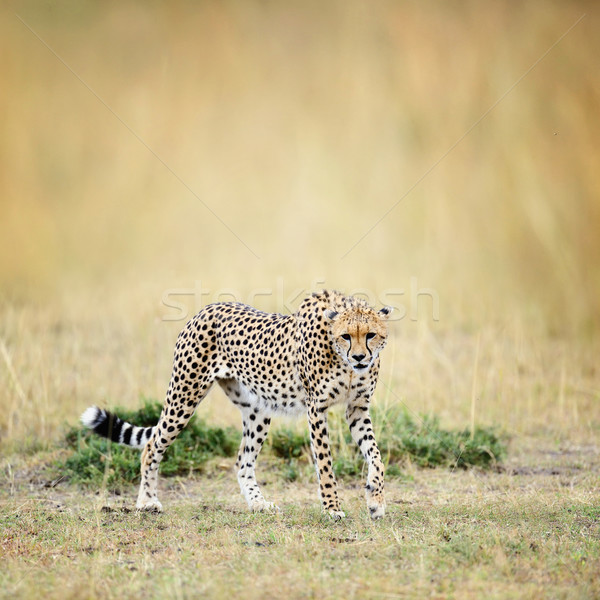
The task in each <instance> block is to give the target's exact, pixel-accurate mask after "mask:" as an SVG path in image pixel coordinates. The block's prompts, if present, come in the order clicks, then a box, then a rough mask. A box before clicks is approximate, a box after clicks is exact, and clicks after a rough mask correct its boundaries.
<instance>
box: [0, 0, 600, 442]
mask: <svg viewBox="0 0 600 600" xmlns="http://www.w3.org/2000/svg"><path fill="white" fill-rule="evenodd" d="M584 15H585V16H584ZM582 17H583V18H582ZM595 25H597V14H596V11H595V10H594V9H593V8H590V7H589V5H587V4H585V3H577V2H567V3H564V2H563V3H558V2H556V3H551V4H549V5H548V4H547V3H541V2H540V3H537V2H534V3H528V4H527V5H526V6H516V5H514V4H512V3H495V4H493V5H489V4H486V5H481V4H480V3H477V2H468V3H462V4H455V3H450V4H448V3H433V4H431V5H427V6H424V5H423V6H422V5H418V4H398V3H393V2H376V3H371V4H368V5H367V4H363V3H361V2H354V1H353V2H350V3H346V2H344V3H341V2H334V3H328V4H327V6H326V7H323V6H322V5H321V4H319V3H316V2H308V3H305V2H303V3H291V4H290V3H286V4H285V5H277V4H259V3H254V2H204V3H200V4H198V5H192V4H183V3H176V4H174V5H166V4H164V5H162V4H156V5H153V6H151V7H149V6H147V5H146V4H144V3H135V2H128V3H110V4H106V5H102V6H97V5H94V4H92V3H75V4H58V5H41V4H36V3H27V2H11V3H8V5H6V6H5V7H4V8H3V9H2V13H1V15H0V34H1V35H0V47H1V50H2V51H1V53H0V55H1V56H2V59H1V62H0V78H1V81H2V88H3V90H4V92H3V94H2V95H0V123H1V124H2V127H1V132H2V134H1V135H0V156H1V160H0V210H1V214H2V218H1V219H0V285H1V286H2V287H1V296H0V299H1V301H2V305H1V315H0V340H1V344H2V345H1V348H0V349H1V350H2V353H1V356H0V363H1V367H0V389H1V390H2V391H1V392H0V394H1V396H0V397H1V401H2V406H3V407H5V410H3V411H2V414H1V416H0V435H1V436H2V440H3V442H7V441H8V442H10V443H13V442H17V443H21V440H23V439H27V438H30V439H35V440H36V441H38V442H49V441H53V440H55V439H56V437H57V436H58V435H59V433H60V428H61V426H62V424H63V422H64V421H65V420H72V419H73V418H74V416H75V415H76V414H77V413H78V412H79V410H80V409H81V408H83V407H84V406H86V405H88V404H89V403H90V402H99V403H123V404H128V405H133V404H135V403H136V402H137V400H138V397H139V395H140V394H146V395H149V396H155V397H159V398H160V397H161V396H162V394H163V393H164V389H165V386H166V382H167V379H168V376H169V365H170V360H171V356H170V355H171V348H172V345H173V342H174V339H175V336H176V333H177V331H178V329H179V328H180V327H181V326H182V324H183V322H177V321H176V322H171V321H168V320H165V318H167V319H168V318H170V317H172V316H173V314H174V313H175V309H174V308H172V307H169V306H165V304H164V303H163V300H164V299H167V302H169V303H171V304H172V303H173V302H183V304H184V305H185V307H186V310H188V312H189V315H191V314H192V313H193V311H194V309H195V308H197V307H198V306H199V305H200V304H201V303H205V302H207V301H210V300H215V299H218V298H225V297H227V296H226V294H227V293H228V292H229V293H231V292H232V291H233V293H234V295H235V297H237V298H239V299H241V300H251V301H253V302H254V303H255V304H257V305H258V306H259V307H261V308H265V309H269V310H287V309H289V308H293V307H294V306H295V305H297V303H298V301H299V297H298V293H299V292H300V294H301V293H302V290H304V291H308V290H309V289H311V288H313V287H319V286H329V287H338V288H342V289H344V290H347V291H351V290H357V289H362V290H367V291H368V293H369V294H370V295H371V297H372V298H373V299H374V300H375V301H378V300H379V299H385V298H386V297H387V299H388V300H390V301H392V302H393V303H395V304H396V305H397V306H398V307H399V309H400V310H399V311H398V312H397V314H398V315H399V314H401V313H402V310H403V309H407V315H406V317H405V318H404V319H402V320H400V321H398V322H397V323H395V324H394V325H393V329H394V340H393V343H392V344H391V348H390V349H389V350H387V351H386V354H387V355H386V356H385V359H384V362H385V372H384V376H383V379H382V385H381V386H380V389H379V399H380V401H383V402H392V401H397V399H398V398H400V399H401V400H402V401H403V402H405V403H406V404H407V405H408V406H409V408H410V409H411V410H414V411H417V412H418V411H435V412H438V413H440V414H441V415H442V417H443V419H445V420H446V421H448V424H450V425H461V424H464V423H468V422H469V421H470V420H471V416H472V413H473V415H474V418H475V420H477V421H482V422H486V423H490V422H493V423H499V424H501V425H503V426H505V427H506V428H507V429H509V431H513V432H532V431H536V430H538V429H539V428H540V427H542V428H545V429H548V430H549V431H552V435H560V434H561V433H562V434H564V435H571V434H573V435H586V434H592V435H594V434H595V433H597V426H598V408H597V405H598V375H597V372H596V367H595V359H594V357H595V356H597V350H598V342H597V338H598V325H599V314H600V311H599V306H600V304H599V298H600V269H599V267H598V260H597V257H598V256H600V236H598V235H597V232H598V225H599V224H600V202H598V197H599V189H600V168H599V166H600V161H599V158H600V156H599V155H600V150H599V148H598V145H597V144H596V143H595V140H597V139H598V134H599V133H600V131H599V125H600V117H599V116H598V111H597V104H598V89H599V88H598V73H599V71H598V68H597V67H598V63H597V61H598V59H597V57H598V56H600V48H599V47H598V46H599V42H598V39H597V36H596V35H595V34H594V32H595V30H596V28H595ZM571 27H573V29H572V30H571V31H569V29H570V28H571ZM567 32H568V33H567ZM565 34H566V35H565ZM561 36H564V37H562V39H561ZM558 40H560V41H558ZM557 41H558V43H557V44H556V45H554V44H555V43H556V42H557ZM549 49H550V51H549V52H548V53H547V55H545V56H544V54H545V53H546V52H547V51H548V50H549ZM542 56H544V58H543V60H541V61H540V62H539V64H536V66H535V68H533V69H532V70H531V71H530V72H528V69H530V67H531V66H532V65H534V64H535V63H536V61H538V59H540V58H541V57H542ZM526 73H527V74H526ZM525 74H526V75H525ZM523 75H525V77H523V79H522V80H521V81H519V78H521V77H522V76H523ZM517 81H519V83H518V85H516V87H514V89H512V91H510V93H509V94H507V95H506V96H505V97H503V95H504V94H505V93H506V92H507V91H508V90H510V89H511V86H513V84H515V82H517ZM92 90H93V91H92ZM501 98H502V100H501V102H500V103H498V104H497V105H496V106H495V107H494V108H493V110H492V111H491V112H489V114H487V115H486V116H485V118H484V119H483V120H481V122H480V123H479V124H478V125H477V126H476V127H474V128H473V129H472V130H471V131H470V132H469V133H468V135H466V137H464V139H462V140H461V141H460V143H459V144H458V145H457V146H456V147H454V148H453V150H452V151H451V152H450V153H449V154H448V155H447V156H445V158H444V159H443V160H442V161H441V162H440V163H439V164H437V166H436V167H435V168H434V169H433V170H431V171H429V170H430V168H431V167H432V166H433V165H435V164H436V162H437V161H438V159H440V158H441V157H442V156H444V154H445V152H446V151H447V150H448V149H449V148H451V147H452V146H453V145H454V144H455V142H457V141H458V140H460V139H461V137H462V136H463V135H464V134H465V133H466V132H467V131H469V128H470V127H471V125H473V124H474V123H476V122H477V120H478V119H479V117H481V116H482V115H483V114H484V113H485V112H486V111H487V110H488V109H489V108H490V107H492V106H494V104H495V103H496V102H497V101H498V100H499V99H501ZM425 173H428V174H427V176H426V177H425V178H424V179H423V180H422V181H420V178H421V176H422V175H423V174H425ZM419 181H420V183H419V184H418V185H416V187H414V188H413V186H414V184H415V183H417V182H419ZM407 191H410V193H409V194H408V195H407V196H406V197H405V194H406V192H407ZM213 213H214V214H213ZM215 215H216V216H215ZM374 225H375V227H374V228H373V229H372V231H370V229H371V228H372V227H373V226H374ZM369 231H370V233H368V232H369ZM365 234H367V235H366V237H364V238H363V236H364V235H365ZM411 286H414V290H413V293H412V294H411ZM426 289H431V290H433V291H434V294H435V297H436V299H437V302H438V303H439V315H438V316H439V320H434V319H433V318H432V317H433V316H432V302H431V298H430V297H429V296H427V295H426V294H421V295H420V296H417V297H416V300H415V296H414V291H415V290H417V291H418V290H420V291H423V290H426ZM185 290H187V292H188V293H187V295H181V294H179V295H177V294H176V293H175V292H182V291H185ZM402 290H403V291H404V292H405V293H404V295H403V296H401V295H398V292H400V291H402ZM201 291H205V292H206V294H205V295H200V292H201ZM190 292H194V293H190ZM394 293H395V294H396V295H393V294H394ZM300 297H301V296H300ZM417 309H418V316H419V318H418V320H417V321H416V322H415V321H413V320H412V319H411V318H410V317H411V316H413V317H414V315H415V311H416V310H417ZM477 339H480V352H479V360H478V362H477V372H476V373H474V367H475V352H476V346H477ZM211 402H212V401H211ZM223 411H224V412H223V413H222V412H221V409H220V408H219V410H218V411H213V412H215V413H218V414H216V415H215V416H216V418H217V419H224V420H226V421H229V420H231V419H236V420H237V417H236V415H235V413H234V412H233V411H230V412H228V411H229V408H224V409H223ZM574 432H575V433H574Z"/></svg>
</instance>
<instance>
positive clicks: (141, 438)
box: [81, 406, 155, 448]
mask: <svg viewBox="0 0 600 600" xmlns="http://www.w3.org/2000/svg"><path fill="white" fill-rule="evenodd" d="M81 422H82V423H83V424H84V425H85V426H86V427H87V428H88V429H91V430H92V431H93V432H94V433H97V434H98V435H101V436H102V437H105V438H108V439H109V440H112V441H113V442H118V443H119V444H124V445H125V446H132V447H133V448H143V447H144V446H145V445H146V443H147V442H148V440H149V439H150V438H151V437H152V433H153V431H154V429H155V428H154V427H136V426H135V425H132V424H131V423H127V422H126V421H123V419H120V418H119V417H117V415H115V414H113V413H111V412H109V411H107V410H104V409H101V408H98V407H97V406H90V407H89V408H87V409H86V410H85V411H84V413H83V414H82V415H81Z"/></svg>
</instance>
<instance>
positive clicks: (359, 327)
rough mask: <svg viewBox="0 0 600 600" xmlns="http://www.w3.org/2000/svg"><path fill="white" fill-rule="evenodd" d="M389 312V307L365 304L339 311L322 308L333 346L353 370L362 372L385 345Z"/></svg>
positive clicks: (390, 310)
mask: <svg viewBox="0 0 600 600" xmlns="http://www.w3.org/2000/svg"><path fill="white" fill-rule="evenodd" d="M391 312H392V309H391V308H389V307H385V308H382V309H381V310H380V311H379V312H375V311H374V310H372V309H365V308H360V309H356V308H352V309H349V310H347V311H344V312H342V313H337V312H336V311H334V310H326V311H325V318H326V319H327V320H329V321H330V323H331V337H332V342H333V347H334V349H335V351H336V352H337V353H338V354H339V355H340V356H341V357H342V359H343V360H344V362H345V363H346V364H347V365H348V366H349V367H351V368H352V369H353V370H354V371H355V372H356V373H363V372H365V371H366V370H367V369H368V368H369V367H370V366H371V365H372V364H373V362H374V361H375V359H376V358H377V356H378V354H379V353H380V352H381V350H383V348H384V347H385V344H386V341H387V326H386V323H385V321H386V320H387V318H388V317H389V315H390V314H391Z"/></svg>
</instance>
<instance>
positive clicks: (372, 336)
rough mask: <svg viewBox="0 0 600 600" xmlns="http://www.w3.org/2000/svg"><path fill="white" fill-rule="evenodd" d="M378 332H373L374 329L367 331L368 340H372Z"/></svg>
mask: <svg viewBox="0 0 600 600" xmlns="http://www.w3.org/2000/svg"><path fill="white" fill-rule="evenodd" d="M376 335H377V334H376V333H373V332H372V331H370V332H369V333H367V336H366V337H367V339H368V340H372V339H373V338H374V337H375V336H376Z"/></svg>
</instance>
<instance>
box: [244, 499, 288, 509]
mask: <svg viewBox="0 0 600 600" xmlns="http://www.w3.org/2000/svg"><path fill="white" fill-rule="evenodd" d="M250 510H251V511H252V512H281V511H280V509H279V506H277V504H275V503H273V502H267V501H266V500H255V501H254V502H253V503H252V504H251V505H250Z"/></svg>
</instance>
